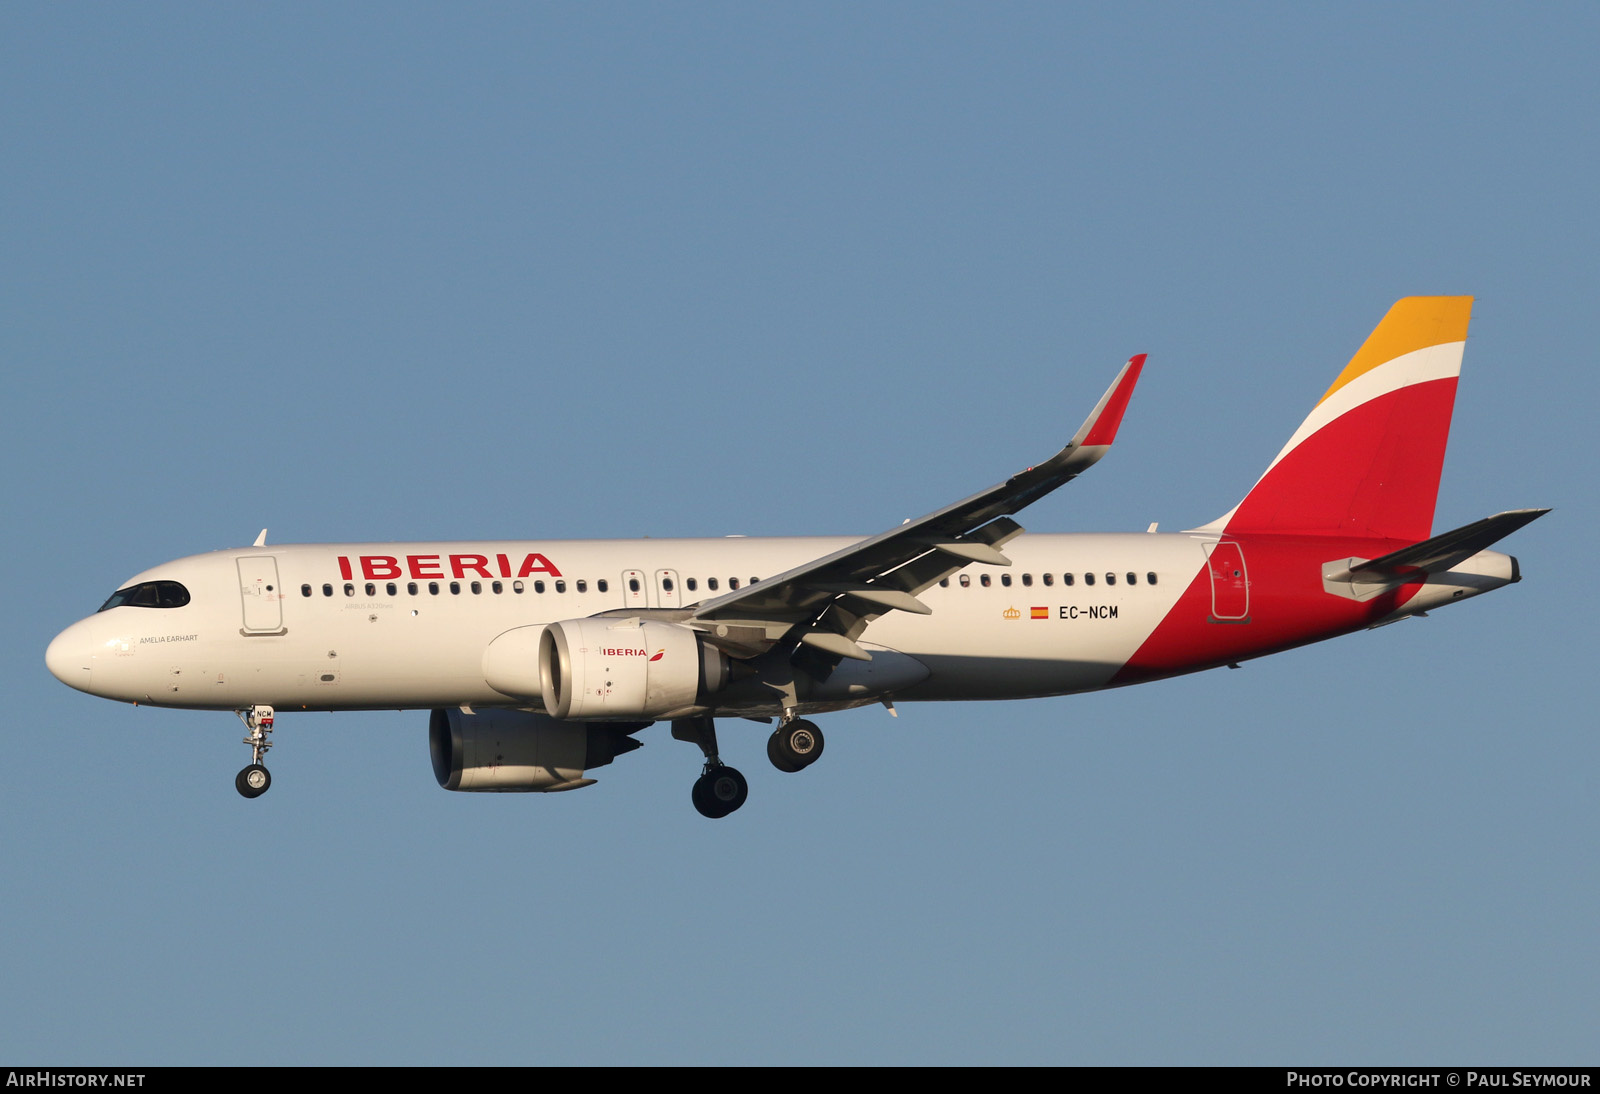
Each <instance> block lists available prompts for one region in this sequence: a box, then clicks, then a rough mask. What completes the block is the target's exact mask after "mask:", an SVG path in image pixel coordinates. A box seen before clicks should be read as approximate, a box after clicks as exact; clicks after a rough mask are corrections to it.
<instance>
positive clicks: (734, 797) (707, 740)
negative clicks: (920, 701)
mask: <svg viewBox="0 0 1600 1094" xmlns="http://www.w3.org/2000/svg"><path fill="white" fill-rule="evenodd" d="M672 735H673V736H674V737H676V738H677V739H678V740H680V741H689V742H690V743H692V744H696V745H699V746H700V751H701V752H704V753H705V756H706V764H705V767H703V768H701V769H700V777H699V778H698V779H696V780H695V783H694V789H693V791H691V792H690V795H689V798H690V800H691V801H693V802H694V807H695V809H697V810H698V811H699V813H700V815H701V816H702V817H710V818H711V819H713V820H716V819H718V818H721V817H726V816H727V815H728V814H729V813H732V812H733V811H734V810H735V809H738V808H739V807H740V806H741V805H743V804H744V802H745V799H746V798H748V797H749V796H750V784H749V783H747V782H745V778H744V776H743V775H741V774H739V772H738V770H737V769H735V768H732V767H729V766H728V765H727V764H725V763H723V762H722V757H720V756H718V755H717V726H716V722H714V721H713V720H712V719H711V718H709V717H706V716H704V715H702V716H700V717H698V718H679V719H678V720H676V721H674V722H673V723H672ZM821 756H822V730H820V729H818V728H817V724H816V723H815V722H808V721H806V720H805V719H804V718H795V717H792V716H791V717H789V718H787V719H786V720H785V721H784V722H783V724H782V725H780V726H778V728H777V730H776V731H774V733H773V734H772V736H771V737H769V738H767V759H769V760H771V761H772V766H773V767H776V768H777V769H778V770H779V771H788V772H795V771H804V770H805V769H806V768H808V767H810V766H811V765H812V764H814V763H816V762H817V760H818V759H819V758H820V757H821ZM240 792H241V793H243V791H240Z"/></svg>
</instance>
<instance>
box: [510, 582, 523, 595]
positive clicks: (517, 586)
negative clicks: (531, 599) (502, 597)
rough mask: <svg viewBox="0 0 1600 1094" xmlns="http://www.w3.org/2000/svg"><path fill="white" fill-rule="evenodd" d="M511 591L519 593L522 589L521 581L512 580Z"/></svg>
mask: <svg viewBox="0 0 1600 1094" xmlns="http://www.w3.org/2000/svg"><path fill="white" fill-rule="evenodd" d="M511 591H512V592H514V593H520V592H521V591H522V582H520V581H513V582H512V583H511Z"/></svg>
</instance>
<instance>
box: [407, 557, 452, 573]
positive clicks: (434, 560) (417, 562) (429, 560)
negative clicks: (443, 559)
mask: <svg viewBox="0 0 1600 1094" xmlns="http://www.w3.org/2000/svg"><path fill="white" fill-rule="evenodd" d="M406 565H407V566H409V567H411V576H412V577H443V576H444V571H442V570H440V569H439V556H438V555H407V556H406ZM424 566H428V567H432V569H426V570H425V569H423V567H424Z"/></svg>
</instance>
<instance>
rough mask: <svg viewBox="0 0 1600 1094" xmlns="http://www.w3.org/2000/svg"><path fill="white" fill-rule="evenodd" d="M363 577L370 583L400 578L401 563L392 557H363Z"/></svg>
mask: <svg viewBox="0 0 1600 1094" xmlns="http://www.w3.org/2000/svg"><path fill="white" fill-rule="evenodd" d="M361 576H362V577H364V578H366V579H367V580H368V581H388V580H390V579H391V578H396V577H399V576H400V563H399V561H398V560H397V559H395V558H394V557H393V556H392V555H362V556H361Z"/></svg>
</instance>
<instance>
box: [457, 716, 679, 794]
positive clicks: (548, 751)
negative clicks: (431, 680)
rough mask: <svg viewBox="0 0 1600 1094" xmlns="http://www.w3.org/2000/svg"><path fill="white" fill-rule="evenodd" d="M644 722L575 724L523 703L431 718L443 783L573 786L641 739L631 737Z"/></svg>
mask: <svg viewBox="0 0 1600 1094" xmlns="http://www.w3.org/2000/svg"><path fill="white" fill-rule="evenodd" d="M648 724H649V723H648V722H631V723H623V724H619V725H578V724H575V723H572V722H560V721H557V720H556V719H554V718H550V717H547V716H546V715H543V714H533V713H530V712H528V711H526V710H485V711H480V712H478V713H476V714H463V713H462V712H461V711H459V710H436V711H434V712H433V714H432V715H431V716H430V717H429V718H428V751H429V752H430V753H432V756H433V775H434V778H436V779H438V780H439V785H440V786H442V787H444V788H445V789H446V790H510V791H516V790H522V791H551V790H576V789H577V788H578V787H580V786H590V785H592V784H593V783H594V780H593V779H586V778H584V777H583V773H584V772H585V771H586V770H588V769H590V768H594V767H604V766H605V765H606V764H608V763H610V762H611V761H612V760H614V759H616V758H617V757H618V756H620V755H622V754H623V753H624V752H632V751H633V750H634V749H636V748H638V747H639V742H638V741H636V740H634V739H633V738H632V737H630V736H628V734H629V733H632V732H635V731H637V730H640V729H643V728H644V727H645V726H646V725H648Z"/></svg>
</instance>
